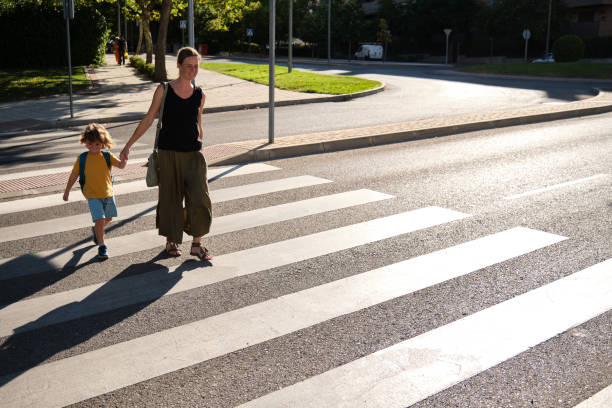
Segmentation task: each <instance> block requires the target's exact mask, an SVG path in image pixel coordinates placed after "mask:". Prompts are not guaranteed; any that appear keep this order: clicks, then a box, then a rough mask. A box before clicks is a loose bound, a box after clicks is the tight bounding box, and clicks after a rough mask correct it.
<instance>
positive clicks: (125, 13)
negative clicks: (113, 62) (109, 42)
mask: <svg viewBox="0 0 612 408" xmlns="http://www.w3.org/2000/svg"><path fill="white" fill-rule="evenodd" d="M123 8H124V11H123V24H124V25H123V39H124V40H125V44H126V45H127V39H128V35H127V0H123Z"/></svg>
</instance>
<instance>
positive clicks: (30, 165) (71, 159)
mask: <svg viewBox="0 0 612 408" xmlns="http://www.w3.org/2000/svg"><path fill="white" fill-rule="evenodd" d="M76 153H78V152H76ZM144 153H151V148H150V147H147V148H141V149H137V150H134V151H130V155H134V156H135V155H137V154H144ZM77 155H78V154H75V156H74V157H69V158H67V157H64V158H61V159H57V160H45V161H44V162H39V163H38V165H42V164H44V165H48V164H53V165H57V166H59V165H69V164H74V162H75V161H76V156H77ZM118 155H119V154H118V153H117V154H115V156H118ZM3 168H6V170H14V169H21V168H34V169H36V168H38V166H37V165H36V163H35V162H34V161H33V160H28V161H27V163H10V162H6V163H5V162H2V163H0V170H4V169H3Z"/></svg>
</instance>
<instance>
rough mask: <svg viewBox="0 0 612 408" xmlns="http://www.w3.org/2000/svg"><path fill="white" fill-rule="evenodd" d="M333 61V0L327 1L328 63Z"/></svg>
mask: <svg viewBox="0 0 612 408" xmlns="http://www.w3.org/2000/svg"><path fill="white" fill-rule="evenodd" d="M330 62H331V0H328V1H327V63H330Z"/></svg>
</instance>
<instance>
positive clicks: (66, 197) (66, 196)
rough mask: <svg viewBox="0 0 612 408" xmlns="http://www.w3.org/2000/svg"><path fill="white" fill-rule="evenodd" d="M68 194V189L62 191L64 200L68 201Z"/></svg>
mask: <svg viewBox="0 0 612 408" xmlns="http://www.w3.org/2000/svg"><path fill="white" fill-rule="evenodd" d="M68 194H70V193H69V192H68V191H66V192H65V193H64V197H63V199H64V201H68Z"/></svg>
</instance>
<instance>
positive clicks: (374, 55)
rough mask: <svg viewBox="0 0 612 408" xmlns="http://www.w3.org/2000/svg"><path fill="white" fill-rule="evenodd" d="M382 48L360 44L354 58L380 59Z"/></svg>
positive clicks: (377, 45) (376, 45)
mask: <svg viewBox="0 0 612 408" xmlns="http://www.w3.org/2000/svg"><path fill="white" fill-rule="evenodd" d="M382 57H383V47H382V45H379V44H361V45H360V46H359V48H358V49H357V51H356V52H355V58H364V59H382Z"/></svg>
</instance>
